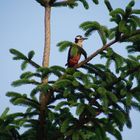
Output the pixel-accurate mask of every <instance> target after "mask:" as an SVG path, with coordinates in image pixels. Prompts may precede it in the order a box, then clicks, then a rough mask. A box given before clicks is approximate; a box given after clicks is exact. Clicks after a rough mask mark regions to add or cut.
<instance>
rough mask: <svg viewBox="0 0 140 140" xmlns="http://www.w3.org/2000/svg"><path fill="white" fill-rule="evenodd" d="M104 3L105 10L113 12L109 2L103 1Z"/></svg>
mask: <svg viewBox="0 0 140 140" xmlns="http://www.w3.org/2000/svg"><path fill="white" fill-rule="evenodd" d="M104 3H105V5H106V7H107V9H108V10H109V12H111V11H112V10H113V8H112V6H111V4H110V2H109V0H105V1H104Z"/></svg>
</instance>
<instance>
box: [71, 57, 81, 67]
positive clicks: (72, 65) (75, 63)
mask: <svg viewBox="0 0 140 140" xmlns="http://www.w3.org/2000/svg"><path fill="white" fill-rule="evenodd" d="M79 60H80V55H77V56H74V57H71V58H70V59H69V61H68V67H74V66H75V65H77V64H78V61H79Z"/></svg>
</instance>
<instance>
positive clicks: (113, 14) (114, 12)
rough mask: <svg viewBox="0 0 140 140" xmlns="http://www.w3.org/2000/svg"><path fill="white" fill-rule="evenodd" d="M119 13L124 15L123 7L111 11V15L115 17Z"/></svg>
mask: <svg viewBox="0 0 140 140" xmlns="http://www.w3.org/2000/svg"><path fill="white" fill-rule="evenodd" d="M117 14H120V15H122V16H124V14H125V12H124V10H123V9H121V8H117V9H115V10H113V11H111V12H110V15H111V16H113V17H115V16H116V15H117Z"/></svg>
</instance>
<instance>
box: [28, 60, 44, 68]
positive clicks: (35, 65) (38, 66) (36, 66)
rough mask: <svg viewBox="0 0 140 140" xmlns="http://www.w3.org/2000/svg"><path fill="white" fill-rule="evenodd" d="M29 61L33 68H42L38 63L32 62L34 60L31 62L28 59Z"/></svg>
mask: <svg viewBox="0 0 140 140" xmlns="http://www.w3.org/2000/svg"><path fill="white" fill-rule="evenodd" d="M27 61H28V62H29V64H31V65H32V66H34V67H35V68H40V67H41V66H40V65H38V64H37V63H36V62H34V61H32V60H29V59H27Z"/></svg>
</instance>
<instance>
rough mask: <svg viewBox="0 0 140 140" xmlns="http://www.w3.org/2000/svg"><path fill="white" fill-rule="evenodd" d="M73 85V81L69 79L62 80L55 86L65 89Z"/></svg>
mask: <svg viewBox="0 0 140 140" xmlns="http://www.w3.org/2000/svg"><path fill="white" fill-rule="evenodd" d="M71 84H72V81H70V80H67V79H62V80H59V81H56V82H55V83H54V85H53V87H54V88H65V87H67V86H70V85H71Z"/></svg>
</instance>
